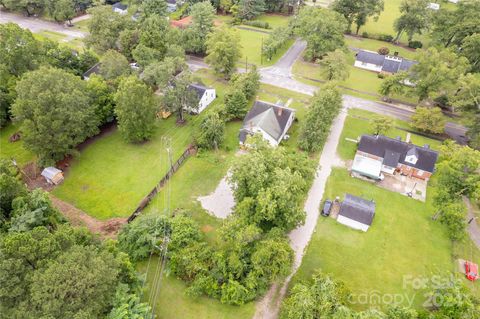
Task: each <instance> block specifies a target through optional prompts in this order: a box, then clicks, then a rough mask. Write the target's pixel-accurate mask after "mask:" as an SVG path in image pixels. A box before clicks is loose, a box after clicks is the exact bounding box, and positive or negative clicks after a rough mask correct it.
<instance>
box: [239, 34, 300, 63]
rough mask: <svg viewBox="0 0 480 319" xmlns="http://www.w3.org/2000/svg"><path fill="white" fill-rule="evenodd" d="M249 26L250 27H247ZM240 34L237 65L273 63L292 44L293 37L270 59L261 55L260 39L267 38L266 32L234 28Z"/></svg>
mask: <svg viewBox="0 0 480 319" xmlns="http://www.w3.org/2000/svg"><path fill="white" fill-rule="evenodd" d="M248 28H250V27H248ZM235 31H236V32H237V33H238V34H239V35H240V45H241V46H242V56H241V58H240V61H239V65H242V64H243V66H244V65H245V62H247V63H248V64H256V65H258V66H269V65H273V64H275V62H277V61H278V59H280V58H281V57H282V55H283V54H284V53H285V52H287V50H288V48H289V47H290V46H291V45H292V44H293V39H290V40H288V41H287V42H286V43H285V45H284V46H283V47H282V48H281V49H280V50H278V51H277V53H276V54H275V55H274V56H273V57H272V59H271V60H267V59H266V58H265V57H262V41H265V40H266V39H267V38H268V34H266V33H262V32H257V31H254V30H244V29H238V28H235Z"/></svg>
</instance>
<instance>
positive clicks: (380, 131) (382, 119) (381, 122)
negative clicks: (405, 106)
mask: <svg viewBox="0 0 480 319" xmlns="http://www.w3.org/2000/svg"><path fill="white" fill-rule="evenodd" d="M370 126H371V128H372V133H373V134H375V135H384V134H385V133H386V132H388V131H389V130H390V129H391V128H392V126H393V119H392V118H391V117H387V116H376V117H374V118H372V119H371V120H370Z"/></svg>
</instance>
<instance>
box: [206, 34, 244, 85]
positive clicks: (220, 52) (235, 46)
mask: <svg viewBox="0 0 480 319" xmlns="http://www.w3.org/2000/svg"><path fill="white" fill-rule="evenodd" d="M206 45H207V57H206V58H205V62H207V63H208V64H209V65H210V66H211V67H212V68H213V69H214V70H215V72H217V73H219V74H222V75H223V76H224V77H225V78H227V79H228V78H229V77H230V76H231V75H232V74H233V73H234V72H235V70H236V64H237V61H238V59H239V58H240V56H241V54H240V49H241V48H242V47H241V46H240V37H239V35H238V33H236V32H235V30H231V29H228V28H221V29H217V30H215V31H214V32H212V33H210V34H209V35H208V38H207V41H206Z"/></svg>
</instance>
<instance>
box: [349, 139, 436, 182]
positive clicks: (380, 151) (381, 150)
mask: <svg viewBox="0 0 480 319" xmlns="http://www.w3.org/2000/svg"><path fill="white" fill-rule="evenodd" d="M358 150H359V151H361V152H364V153H367V154H371V155H375V156H378V157H381V158H383V159H384V164H385V165H388V164H387V163H386V162H389V163H392V161H393V160H394V157H393V155H391V154H390V153H392V154H393V153H398V154H400V156H399V157H398V163H401V164H405V165H408V166H411V167H414V168H417V169H420V170H423V171H427V172H430V173H433V171H434V169H435V163H436V162H437V159H438V152H436V151H434V150H432V149H430V148H427V147H420V146H417V145H414V144H410V143H406V142H404V141H401V140H399V139H393V138H390V137H386V136H383V135H378V136H372V135H362V137H361V138H360V143H359V144H358ZM415 153H416V154H417V158H418V160H417V162H416V163H415V164H412V163H408V162H406V161H405V157H406V156H407V154H415ZM395 158H396V155H395ZM388 166H391V167H395V166H396V165H395V166H392V165H388Z"/></svg>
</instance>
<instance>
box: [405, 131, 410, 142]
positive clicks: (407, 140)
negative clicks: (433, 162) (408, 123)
mask: <svg viewBox="0 0 480 319" xmlns="http://www.w3.org/2000/svg"><path fill="white" fill-rule="evenodd" d="M410 138H411V134H410V133H407V137H406V138H405V142H407V143H410Z"/></svg>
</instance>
